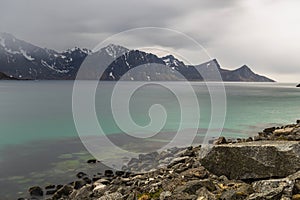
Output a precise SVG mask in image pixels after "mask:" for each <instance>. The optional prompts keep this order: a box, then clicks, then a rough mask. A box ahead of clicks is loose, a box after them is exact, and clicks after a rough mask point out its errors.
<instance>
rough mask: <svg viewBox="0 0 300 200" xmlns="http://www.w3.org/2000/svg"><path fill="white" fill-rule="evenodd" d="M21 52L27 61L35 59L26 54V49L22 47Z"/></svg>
mask: <svg viewBox="0 0 300 200" xmlns="http://www.w3.org/2000/svg"><path fill="white" fill-rule="evenodd" d="M20 52H21V54H22V55H23V56H24V57H25V58H26V59H27V60H29V61H34V60H35V59H34V58H33V57H31V56H30V55H28V54H27V52H26V51H24V50H23V49H20Z"/></svg>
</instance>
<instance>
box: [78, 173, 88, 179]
mask: <svg viewBox="0 0 300 200" xmlns="http://www.w3.org/2000/svg"><path fill="white" fill-rule="evenodd" d="M86 175H87V174H86V173H84V172H78V173H77V174H76V176H77V178H83V177H84V176H86Z"/></svg>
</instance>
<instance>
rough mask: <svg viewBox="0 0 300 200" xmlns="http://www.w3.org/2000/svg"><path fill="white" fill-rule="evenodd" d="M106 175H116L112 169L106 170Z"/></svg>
mask: <svg viewBox="0 0 300 200" xmlns="http://www.w3.org/2000/svg"><path fill="white" fill-rule="evenodd" d="M104 176H106V177H113V176H114V172H113V171H112V170H110V169H107V170H105V171H104Z"/></svg>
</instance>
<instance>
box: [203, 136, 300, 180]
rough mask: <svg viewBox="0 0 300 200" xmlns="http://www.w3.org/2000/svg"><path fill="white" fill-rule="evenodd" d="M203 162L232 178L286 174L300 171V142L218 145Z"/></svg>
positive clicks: (208, 167) (207, 167)
mask: <svg viewBox="0 0 300 200" xmlns="http://www.w3.org/2000/svg"><path fill="white" fill-rule="evenodd" d="M201 164H202V165H203V166H204V167H205V168H206V169H207V170H209V171H210V172H211V173H213V174H215V175H218V176H221V175H225V176H227V177H228V178H230V179H241V180H243V179H264V178H271V177H286V176H288V175H291V174H293V173H295V172H297V171H298V170H300V145H299V142H297V141H255V142H247V143H236V144H223V145H216V146H214V147H213V148H212V149H211V151H208V153H206V155H203V157H202V159H201Z"/></svg>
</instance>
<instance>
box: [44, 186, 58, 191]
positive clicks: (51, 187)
mask: <svg viewBox="0 0 300 200" xmlns="http://www.w3.org/2000/svg"><path fill="white" fill-rule="evenodd" d="M55 187H56V186H55V185H47V186H46V187H45V189H46V190H50V189H55Z"/></svg>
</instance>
